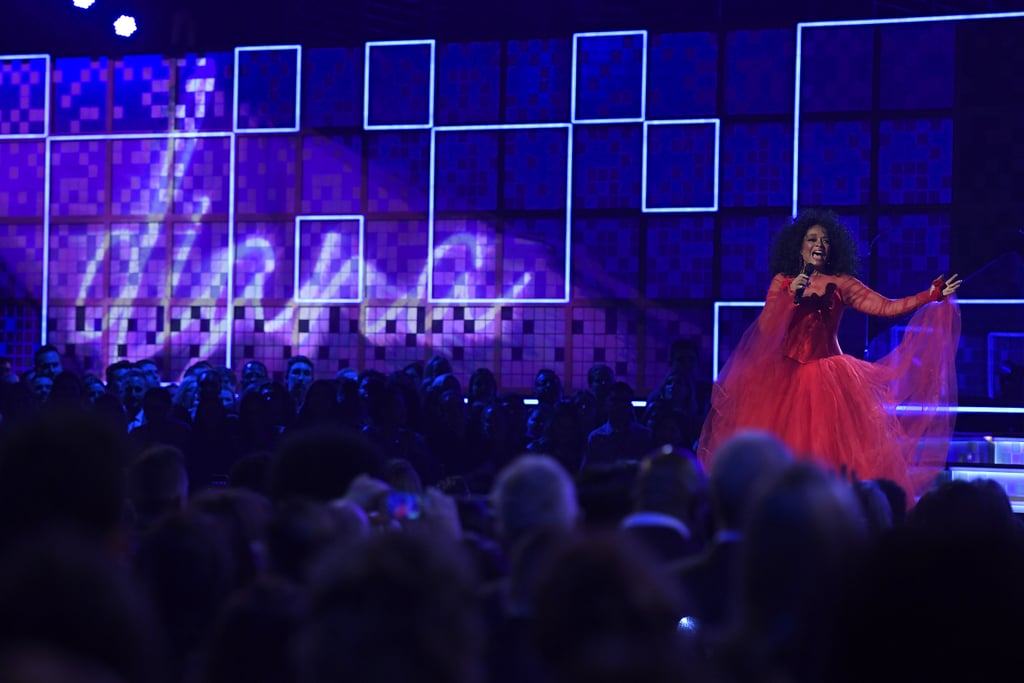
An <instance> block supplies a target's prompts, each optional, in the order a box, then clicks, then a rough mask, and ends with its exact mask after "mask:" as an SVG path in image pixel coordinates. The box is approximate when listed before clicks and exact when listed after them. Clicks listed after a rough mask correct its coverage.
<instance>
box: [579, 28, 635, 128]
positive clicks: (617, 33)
mask: <svg viewBox="0 0 1024 683" xmlns="http://www.w3.org/2000/svg"><path fill="white" fill-rule="evenodd" d="M615 36H643V43H644V45H643V52H642V55H643V56H642V57H641V61H640V116H638V117H623V118H616V119H577V118H576V71H577V68H578V61H577V54H578V46H579V39H580V38H613V37H615ZM569 97H570V100H569V122H570V123H572V124H573V125H576V124H592V123H640V122H641V121H644V120H645V119H646V118H647V31H646V30H637V31H593V32H589V33H574V34H573V35H572V82H571V85H570V87H569Z"/></svg>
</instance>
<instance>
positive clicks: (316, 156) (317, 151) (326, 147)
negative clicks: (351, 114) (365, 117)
mask: <svg viewBox="0 0 1024 683" xmlns="http://www.w3.org/2000/svg"><path fill="white" fill-rule="evenodd" d="M362 156H363V140H362V138H361V137H359V136H358V135H354V134H348V135H344V134H340V135H314V136H307V137H303V139H302V212H303V213H306V214H330V213H340V214H356V213H362V212H363V210H362V204H363V201H362V200H363V172H362V171H363V160H362Z"/></svg>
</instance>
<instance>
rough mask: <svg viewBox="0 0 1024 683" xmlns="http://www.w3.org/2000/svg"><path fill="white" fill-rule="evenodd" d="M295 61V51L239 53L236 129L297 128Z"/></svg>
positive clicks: (296, 74) (251, 51)
mask: <svg viewBox="0 0 1024 683" xmlns="http://www.w3.org/2000/svg"><path fill="white" fill-rule="evenodd" d="M298 61H299V60H298V51H297V50H295V49H280V50H241V51H239V52H238V76H237V78H238V105H237V106H238V130H254V129H255V130H258V129H261V128H269V129H277V128H284V129H293V128H298V127H299V121H298V120H297V116H296V110H297V102H296V101H295V97H296V95H297V94H298V90H297V85H298V80H299V63H298Z"/></svg>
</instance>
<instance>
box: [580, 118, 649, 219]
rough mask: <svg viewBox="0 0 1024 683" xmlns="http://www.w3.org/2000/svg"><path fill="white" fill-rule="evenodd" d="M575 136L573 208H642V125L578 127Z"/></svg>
mask: <svg viewBox="0 0 1024 683" xmlns="http://www.w3.org/2000/svg"><path fill="white" fill-rule="evenodd" d="M573 136H574V143H573V175H574V176H575V180H574V184H573V205H574V206H575V207H578V208H581V209H639V208H640V173H641V170H642V166H643V127H642V126H641V124H639V123H631V124H609V125H602V126H576V128H575V129H574V131H573Z"/></svg>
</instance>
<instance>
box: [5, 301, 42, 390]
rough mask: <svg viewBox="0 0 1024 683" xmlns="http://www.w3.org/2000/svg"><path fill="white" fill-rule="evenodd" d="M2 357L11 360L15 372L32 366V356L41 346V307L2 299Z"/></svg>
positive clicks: (32, 303)
mask: <svg viewBox="0 0 1024 683" xmlns="http://www.w3.org/2000/svg"><path fill="white" fill-rule="evenodd" d="M0 320H2V321H3V328H2V329H3V334H2V335H0V356H6V357H8V358H10V359H11V364H12V365H13V367H14V370H15V372H21V371H22V370H27V369H28V368H29V367H31V366H32V354H33V352H34V351H35V350H36V348H38V346H39V327H40V321H39V307H38V306H36V305H35V303H34V302H31V303H22V302H17V301H11V300H9V299H7V300H4V298H2V297H0Z"/></svg>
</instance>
